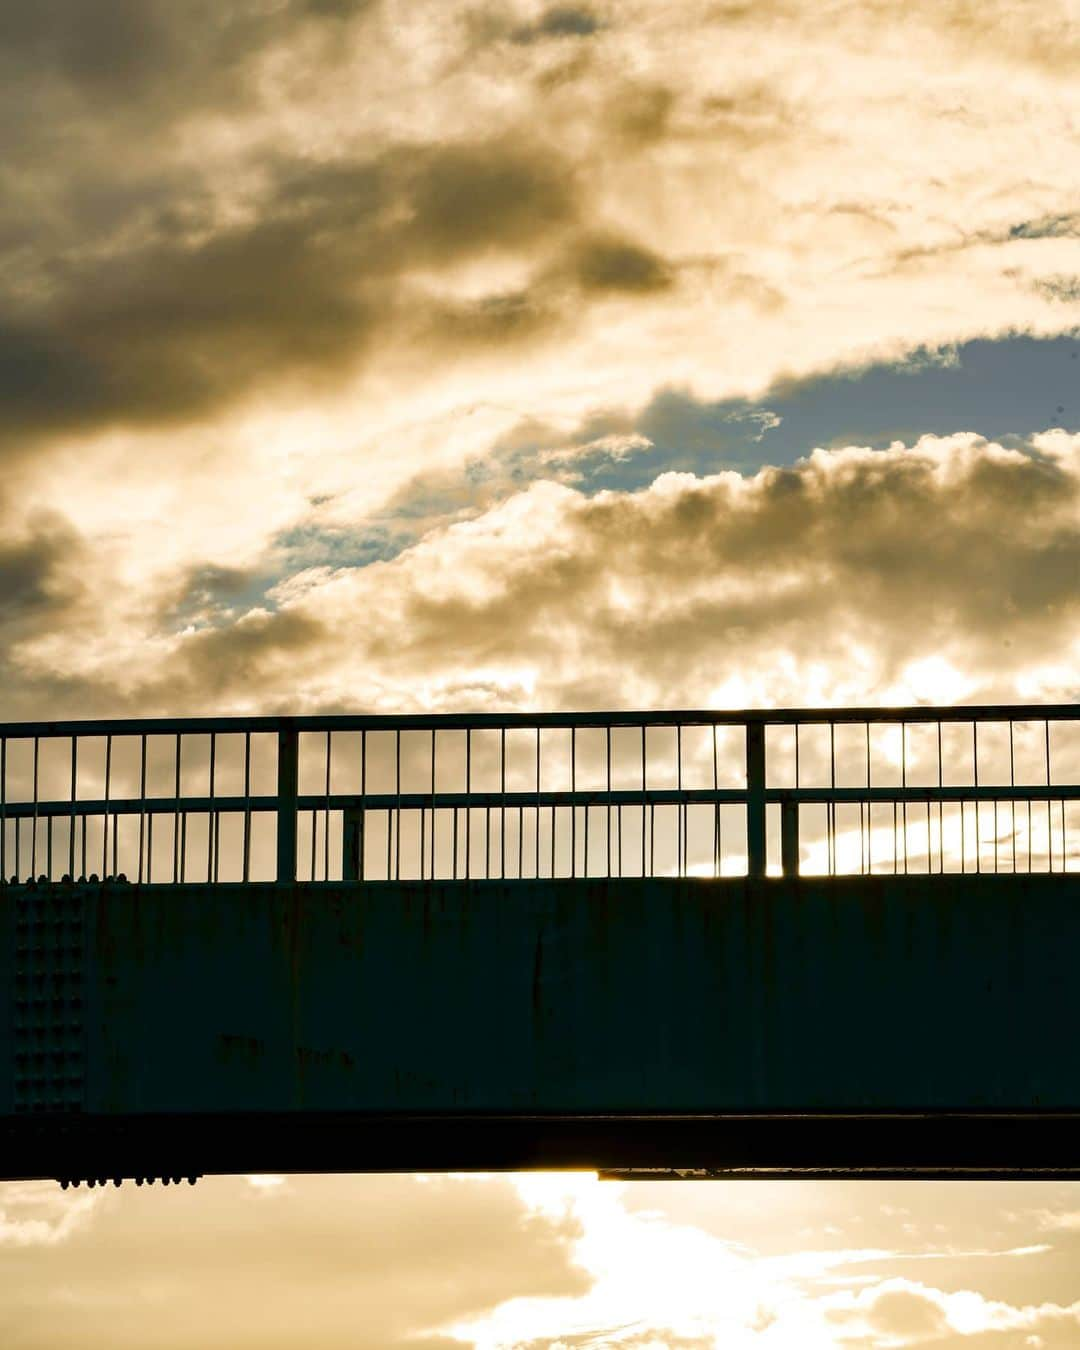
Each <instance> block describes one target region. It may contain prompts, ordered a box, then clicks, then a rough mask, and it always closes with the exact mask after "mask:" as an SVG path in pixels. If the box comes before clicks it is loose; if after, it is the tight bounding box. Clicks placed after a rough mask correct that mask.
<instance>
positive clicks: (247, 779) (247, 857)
mask: <svg viewBox="0 0 1080 1350" xmlns="http://www.w3.org/2000/svg"><path fill="white" fill-rule="evenodd" d="M241 866H242V872H241V876H242V878H243V880H244V881H245V882H247V881H250V880H251V732H250V731H245V732H244V856H243V861H242V864H241Z"/></svg>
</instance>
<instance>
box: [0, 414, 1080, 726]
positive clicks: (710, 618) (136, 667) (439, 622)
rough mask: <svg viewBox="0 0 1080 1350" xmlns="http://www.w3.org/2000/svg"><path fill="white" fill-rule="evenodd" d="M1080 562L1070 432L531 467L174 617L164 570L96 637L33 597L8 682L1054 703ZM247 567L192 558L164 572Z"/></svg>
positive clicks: (196, 696) (1070, 635) (133, 689)
mask: <svg viewBox="0 0 1080 1350" xmlns="http://www.w3.org/2000/svg"><path fill="white" fill-rule="evenodd" d="M1077 575H1080V462H1078V446H1077V440H1076V438H1075V437H1069V436H1066V435H1065V434H1064V433H1048V434H1046V435H1043V436H1040V437H1036V438H1034V439H1033V441H1032V442H1030V443H1028V444H1027V445H1025V446H1024V447H1022V448H1016V447H1014V448H1005V447H1002V446H1000V445H997V444H994V443H992V442H985V441H983V440H981V439H980V438H979V437H976V436H972V435H961V436H954V437H949V438H932V437H925V438H923V439H921V440H920V441H918V442H917V443H916V444H914V445H912V446H907V447H904V446H899V445H898V446H895V447H892V448H890V449H888V450H884V451H873V450H868V449H865V448H859V447H849V448H846V449H842V450H836V451H829V452H825V451H816V452H814V454H812V455H811V456H810V457H809V458H808V459H806V460H804V461H801V462H800V463H798V464H796V465H794V466H793V467H791V468H787V469H774V468H769V469H763V470H761V471H760V472H759V473H758V474H756V475H755V476H753V477H751V478H741V477H739V476H738V475H735V474H719V475H715V476H711V477H703V478H698V477H695V476H693V475H687V474H667V475H663V476H661V477H660V478H659V479H658V480H657V481H656V482H655V483H654V484H653V485H652V486H651V487H650V488H648V489H647V490H643V491H640V492H634V493H619V492H612V491H605V492H600V493H598V494H596V495H592V496H589V495H585V494H583V493H582V492H580V491H578V490H576V489H574V488H572V487H568V486H563V485H559V484H556V483H552V482H547V483H534V484H533V485H532V486H530V487H529V488H528V489H527V490H526V491H523V492H519V493H517V494H515V495H513V496H511V497H510V498H509V499H507V500H505V501H503V502H501V503H500V504H498V505H495V506H493V507H491V508H490V509H489V510H487V511H485V512H482V513H481V514H479V515H477V516H475V517H474V518H472V519H468V520H463V521H460V522H458V523H455V524H449V525H436V526H434V527H432V528H431V529H429V530H428V531H427V533H425V534H423V536H422V537H421V538H420V539H419V541H418V542H416V543H415V544H413V545H412V546H410V547H408V548H406V549H405V551H404V552H402V553H400V554H399V555H398V556H397V557H396V558H394V559H393V560H392V561H389V562H372V563H369V564H367V565H363V566H355V567H353V566H347V565H345V566H343V565H341V564H340V562H338V563H335V564H331V565H321V566H308V567H303V566H302V565H301V570H299V571H294V572H292V573H290V574H288V575H285V576H282V577H281V578H280V579H279V580H278V581H277V582H275V583H274V584H273V585H270V584H269V583H268V582H267V583H263V584H264V585H267V586H268V587H269V588H268V589H267V590H266V593H265V601H264V602H260V603H256V604H248V605H247V607H245V604H244V603H239V604H234V603H222V604H216V605H215V604H214V603H210V608H209V610H208V612H207V614H206V615H205V616H204V618H203V620H202V621H201V625H200V624H196V625H195V627H193V628H190V629H187V630H183V631H178V630H177V628H176V626H175V624H176V622H177V619H176V614H177V611H176V603H177V602H176V595H177V588H176V585H175V583H170V585H169V588H168V590H167V592H166V596H165V597H163V600H162V602H161V603H159V604H158V605H157V606H156V607H155V605H154V604H152V603H150V602H151V599H152V596H151V595H146V596H144V597H143V599H142V600H141V601H140V603H139V604H138V605H137V606H135V607H133V608H131V609H129V610H128V611H127V613H126V617H125V616H124V615H121V614H118V615H117V619H116V622H115V625H114V631H113V635H112V638H111V644H112V651H111V653H110V651H109V650H108V649H106V648H98V649H96V650H95V648H94V645H93V644H90V645H89V647H88V645H87V643H86V640H85V634H84V632H83V629H82V628H81V627H76V628H75V629H74V631H73V635H72V637H71V638H70V639H68V638H66V637H65V633H64V625H63V623H61V622H58V621H56V620H55V619H53V618H50V619H49V620H48V621H46V622H44V623H42V624H41V625H39V626H38V627H37V628H36V629H30V630H26V631H24V632H23V633H22V635H21V639H20V641H19V642H17V643H14V644H13V645H12V648H11V652H10V659H11V661H12V663H13V670H14V671H16V672H17V677H15V678H13V679H12V685H11V689H10V697H11V698H12V700H14V701H15V702H16V703H17V702H18V701H19V700H20V699H22V698H23V697H29V696H30V693H31V691H32V690H38V691H40V689H42V688H45V687H48V684H49V681H74V684H73V685H72V688H75V687H80V686H81V688H82V693H81V694H80V696H79V698H80V706H81V707H86V706H92V707H107V706H109V705H110V703H111V704H112V705H113V706H115V707H116V708H117V709H119V708H125V709H126V708H132V709H134V708H144V709H146V710H151V709H158V710H160V711H163V712H164V711H169V712H179V711H183V710H187V709H195V708H199V709H201V710H203V711H211V710H214V709H218V710H222V711H224V710H227V709H230V708H232V709H236V710H240V709H248V708H255V707H264V708H268V709H270V708H275V707H289V708H291V709H293V710H298V709H299V708H301V707H304V708H352V709H355V708H356V707H358V706H361V707H362V706H365V705H366V706H368V707H375V708H384V709H386V710H390V709H392V708H393V709H397V710H403V709H406V708H416V707H425V706H427V707H454V706H457V707H458V708H460V707H461V706H466V704H474V703H475V701H476V698H477V691H478V690H479V689H484V690H485V691H486V692H485V693H484V695H483V702H484V704H485V705H486V706H493V707H499V706H502V707H515V706H521V704H522V700H523V699H524V700H526V701H527V703H528V704H529V705H530V706H537V707H572V706H583V707H595V706H630V707H634V706H637V707H649V706H702V705H709V704H716V703H719V704H721V705H723V704H728V703H731V702H734V703H736V704H743V705H746V704H750V705H752V704H754V703H763V704H777V703H779V704H785V703H787V704H795V705H801V704H807V703H815V702H824V703H830V702H844V701H848V702H854V703H862V702H876V701H888V702H904V701H913V700H916V699H924V698H928V699H930V700H931V701H933V699H934V697H935V695H934V692H933V690H934V687H935V686H934V683H933V682H934V680H935V679H937V678H938V677H939V676H941V674H942V672H956V679H957V680H959V682H960V684H961V686H962V689H963V691H966V692H963V693H961V695H960V696H961V697H967V698H971V699H978V698H983V697H985V698H986V699H988V701H998V700H1006V699H1008V698H1013V699H1016V698H1018V697H1019V698H1021V699H1023V698H1025V697H1036V698H1037V697H1040V696H1042V695H1043V694H1045V696H1047V697H1052V698H1054V699H1061V700H1068V699H1069V698H1072V697H1075V696H1076V686H1075V659H1076V651H1077V644H1078V642H1080V610H1078V600H1077V592H1076V585H1075V579H1076V576H1077ZM249 580H250V578H247V574H244V575H243V576H240V577H237V576H234V575H232V574H225V575H224V576H220V575H216V574H214V573H212V572H210V573H206V572H204V573H199V572H196V573H195V574H194V576H192V575H191V574H189V575H188V577H187V579H186V580H185V581H184V583H183V585H182V586H181V593H183V594H187V595H188V596H192V595H194V597H195V603H196V606H198V603H199V597H200V595H201V594H202V593H203V592H205V591H206V590H207V588H209V590H210V591H211V592H213V591H214V590H215V588H218V590H220V589H221V588H222V587H224V590H225V593H226V599H228V592H229V591H230V590H232V591H233V594H234V595H235V594H236V593H237V591H236V589H235V588H240V592H239V593H243V589H242V588H243V586H244V585H245V584H248V582H249ZM98 584H101V585H104V586H108V585H109V584H110V583H109V582H108V580H107V579H106V578H104V577H102V579H101V581H100V583H98ZM372 615H377V616H378V622H370V621H369V620H368V619H364V618H362V617H361V616H372ZM147 625H150V626H149V627H147ZM129 649H130V650H131V651H138V653H139V661H138V662H137V663H133V662H132V661H130V660H128V659H127V656H126V653H127V651H128V650H129ZM122 653H123V654H124V655H123V656H121V654H122ZM928 680H929V681H930V683H929V684H928V683H927V682H926V681H928ZM950 680H951V676H950ZM23 688H24V689H25V693H21V692H20V689H23ZM526 690H527V691H528V693H525V692H524V691H526ZM301 691H303V693H301ZM38 696H39V697H40V694H39V695H38ZM937 697H939V698H940V697H941V695H940V693H939V694H938V695H937ZM945 697H946V698H949V697H957V691H956V689H955V688H954V687H953V684H952V683H950V684H949V688H948V690H947V691H946V692H945ZM463 699H464V700H465V702H464V703H463V701H462V700H463ZM57 715H59V711H58V712H57Z"/></svg>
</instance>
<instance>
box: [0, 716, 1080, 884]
mask: <svg viewBox="0 0 1080 1350" xmlns="http://www.w3.org/2000/svg"><path fill="white" fill-rule="evenodd" d="M1078 827H1080V706H1077V705H1057V706H1041V707H1040V706H1012V705H1007V706H1000V707H956V708H928V707H918V708H904V709H887V708H872V709H869V708H850V709H838V708H833V709H810V710H786V711H780V710H777V711H773V710H769V711H752V712H749V711H748V712H726V711H725V712H710V711H682V712H665V713H626V712H621V713H577V714H558V713H553V714H542V715H529V714H520V715H499V714H490V715H463V716H424V715H414V716H402V717H381V716H316V717H297V718H278V717H250V718H189V719H168V720H128V721H113V722H89V721H87V722H41V723H16V724H13V723H9V724H2V725H0V876H3V877H10V878H11V879H12V880H23V879H26V878H28V877H35V878H40V877H45V878H46V879H49V880H58V879H60V878H61V876H63V875H68V876H71V877H73V878H74V877H78V876H83V877H89V876H91V875H100V876H102V877H105V876H118V875H121V874H123V875H125V876H126V877H127V878H128V879H129V880H132V881H138V882H140V883H155V882H171V883H176V882H192V881H203V882H208V883H213V882H217V881H250V880H279V881H293V880H302V881H322V880H325V881H331V880H339V879H345V880H361V881H365V880H366V881H372V880H405V879H420V880H429V879H435V878H461V879H472V878H501V879H519V878H520V879H526V878H559V877H585V876H604V877H633V876H670V875H675V876H687V875H701V876H714V877H719V876H738V875H749V876H755V877H756V876H764V875H767V874H783V875H794V874H798V873H801V874H803V875H807V874H824V875H832V876H836V875H845V874H859V873H863V874H866V873H879V872H889V873H911V872H914V873H926V874H941V873H947V872H956V871H986V872H1034V871H1049V872H1055V871H1070V870H1080V851H1078V842H1080V829H1078Z"/></svg>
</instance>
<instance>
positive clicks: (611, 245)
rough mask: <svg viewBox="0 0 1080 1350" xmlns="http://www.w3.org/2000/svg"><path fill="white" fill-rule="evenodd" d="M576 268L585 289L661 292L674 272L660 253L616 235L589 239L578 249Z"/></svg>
mask: <svg viewBox="0 0 1080 1350" xmlns="http://www.w3.org/2000/svg"><path fill="white" fill-rule="evenodd" d="M573 270H574V274H575V277H576V279H577V281H578V283H579V285H580V286H581V288H582V290H585V291H601V292H603V291H626V292H631V293H633V292H647V291H658V290H663V289H665V288H666V287H668V286H670V285H671V282H672V276H671V272H670V270H669V268H668V266H667V264H666V263H665V261H664V260H663V259H662V258H661V257H659V255H658V254H656V253H653V252H652V251H651V250H650V249H646V248H642V247H641V246H640V245H638V244H633V243H630V242H628V241H625V240H621V239H614V238H612V239H604V238H594V239H586V240H585V241H584V242H583V243H582V244H581V245H580V246H579V248H578V249H577V250H576V253H575V256H574V258H573Z"/></svg>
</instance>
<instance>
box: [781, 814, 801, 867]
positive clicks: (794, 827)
mask: <svg viewBox="0 0 1080 1350" xmlns="http://www.w3.org/2000/svg"><path fill="white" fill-rule="evenodd" d="M780 870H781V871H782V872H783V874H784V876H786V877H797V876H798V875H799V803H798V802H797V801H792V800H790V799H788V800H785V801H783V802H781V803H780Z"/></svg>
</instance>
